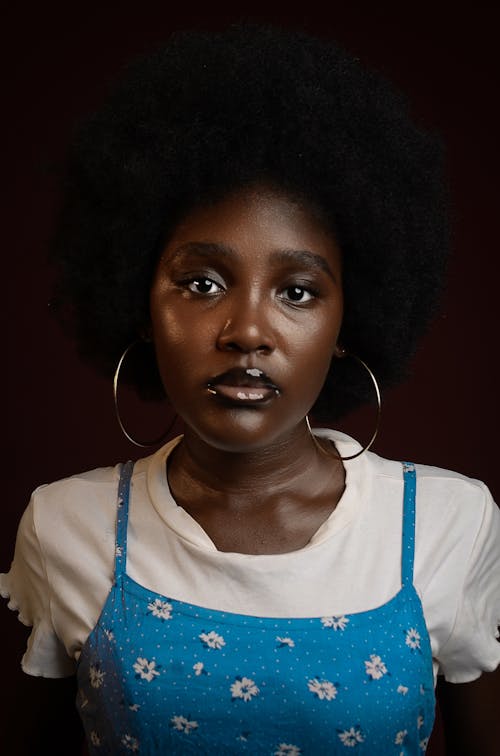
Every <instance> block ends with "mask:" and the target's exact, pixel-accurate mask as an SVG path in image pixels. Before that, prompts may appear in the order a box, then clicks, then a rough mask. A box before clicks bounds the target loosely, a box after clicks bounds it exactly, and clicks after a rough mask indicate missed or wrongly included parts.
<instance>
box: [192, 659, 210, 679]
mask: <svg viewBox="0 0 500 756" xmlns="http://www.w3.org/2000/svg"><path fill="white" fill-rule="evenodd" d="M193 669H194V673H195V675H196V677H199V676H200V675H207V674H208V672H207V671H206V669H205V665H204V664H203V662H196V664H193Z"/></svg>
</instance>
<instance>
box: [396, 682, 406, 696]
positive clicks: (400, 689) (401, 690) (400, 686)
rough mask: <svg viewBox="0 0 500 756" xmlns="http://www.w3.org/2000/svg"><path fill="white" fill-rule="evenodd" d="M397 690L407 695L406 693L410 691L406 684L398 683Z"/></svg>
mask: <svg viewBox="0 0 500 756" xmlns="http://www.w3.org/2000/svg"><path fill="white" fill-rule="evenodd" d="M396 692H397V693H400V694H401V695H402V696H406V694H407V693H408V688H407V687H406V685H398V688H397V691H396Z"/></svg>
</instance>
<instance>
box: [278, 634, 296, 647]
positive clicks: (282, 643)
mask: <svg viewBox="0 0 500 756" xmlns="http://www.w3.org/2000/svg"><path fill="white" fill-rule="evenodd" d="M276 640H277V642H278V643H279V644H280V645H279V648H284V647H285V646H288V648H295V641H293V640H292V639H291V638H288V637H285V638H281V637H280V636H279V635H277V636H276Z"/></svg>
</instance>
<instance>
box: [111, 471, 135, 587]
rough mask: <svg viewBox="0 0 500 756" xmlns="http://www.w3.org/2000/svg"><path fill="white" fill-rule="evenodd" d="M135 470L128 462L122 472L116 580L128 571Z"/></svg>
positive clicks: (117, 516) (119, 490) (117, 514)
mask: <svg viewBox="0 0 500 756" xmlns="http://www.w3.org/2000/svg"><path fill="white" fill-rule="evenodd" d="M133 470H134V463H133V462H126V463H125V464H124V465H122V467H121V470H120V482H119V483H118V502H117V513H116V541H115V580H116V579H117V578H118V577H120V576H121V575H124V574H125V571H126V569H127V526H128V509H129V501H130V480H131V478H132V472H133Z"/></svg>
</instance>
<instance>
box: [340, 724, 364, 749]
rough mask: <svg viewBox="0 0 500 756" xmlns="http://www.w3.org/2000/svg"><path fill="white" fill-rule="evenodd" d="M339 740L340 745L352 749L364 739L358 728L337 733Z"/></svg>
mask: <svg viewBox="0 0 500 756" xmlns="http://www.w3.org/2000/svg"><path fill="white" fill-rule="evenodd" d="M339 738H340V740H341V741H342V744H343V745H345V746H347V747H348V748H354V746H357V745H358V743H362V742H363V741H364V737H363V735H362V734H361V730H360V729H359V727H351V728H350V729H349V730H344V731H343V732H339Z"/></svg>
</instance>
